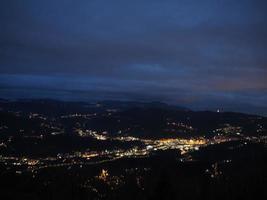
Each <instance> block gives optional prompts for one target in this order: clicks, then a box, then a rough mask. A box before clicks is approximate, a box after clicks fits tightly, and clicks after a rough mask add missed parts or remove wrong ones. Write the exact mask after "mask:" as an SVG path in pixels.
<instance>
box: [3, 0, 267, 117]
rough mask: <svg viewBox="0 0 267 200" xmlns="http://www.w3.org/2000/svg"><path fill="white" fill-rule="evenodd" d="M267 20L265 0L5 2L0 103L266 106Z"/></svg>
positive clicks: (68, 0) (50, 0)
mask: <svg viewBox="0 0 267 200" xmlns="http://www.w3.org/2000/svg"><path fill="white" fill-rule="evenodd" d="M266 10H267V3H266V1H264V0H205V1H197V0H180V1H177V0H176V1H174V0H173V1H172V0H169V1H159V0H158V1H157V0H156V1H155V0H154V1H152V0H148V1H141V0H140V1H139V0H137V1H103V0H91V1H85V0H80V1H74V0H73V1H71V0H66V1H55V0H54V1H52V0H47V1H36V0H25V1H19V0H17V1H16V0H13V1H7V0H6V1H1V3H0V24H1V31H0V73H1V75H0V76H1V79H2V80H1V81H0V84H1V85H0V87H1V88H2V89H1V90H2V92H1V93H2V95H1V96H5V95H8V91H9V89H10V90H11V88H12V91H13V92H12V95H15V96H21V93H19V92H18V91H17V90H18V89H19V88H20V89H21V90H22V89H23V90H24V91H25V90H28V91H30V89H31V92H30V93H34V92H33V91H32V90H33V89H34V90H35V94H36V95H37V96H38V95H41V94H40V92H38V93H36V90H37V89H38V88H40V89H42V90H43V91H45V90H46V91H48V90H49V91H54V92H52V93H53V95H52V93H51V96H56V95H55V91H69V92H79V94H80V95H78V94H77V98H79V96H83V97H84V96H86V95H84V92H85V93H86V91H87V92H94V94H95V96H96V97H97V96H101V95H100V94H99V93H105V94H108V95H107V98H108V97H109V98H111V97H112V98H123V97H125V98H126V97H127V98H129V99H131V98H133V99H136V98H138V99H142V98H143V99H150V98H151V99H152V98H155V99H156V100H164V101H168V102H174V103H176V102H177V103H182V104H187V105H190V106H195V107H197V106H198V105H200V106H202V107H205V106H207V107H209V105H211V104H212V102H216V103H215V104H216V105H220V104H221V106H223V104H224V103H225V105H226V104H228V103H227V102H232V103H233V102H235V103H236V104H239V103H244V104H246V105H247V104H250V105H253V106H262V102H263V101H265V100H267V97H266V95H265V94H266V90H267V79H266V78H265V77H267V65H266V64H267V55H266V54H267V38H266V35H267V23H266V21H267V14H266ZM12 74H13V75H12ZM3 90H4V92H3ZM15 90H16V92H14V91H15ZM1 93H0V94H1ZM44 93H45V94H46V95H48V94H49V92H44ZM81 93H83V95H81ZM16 94H17V95H16ZM68 94H69V93H68V92H67V93H66V94H65V95H64V98H66V97H67V96H68ZM101 97H103V98H104V97H105V95H104V96H103V95H102V96H101ZM203 102H206V103H203ZM254 104H257V105H254ZM196 105H197V106H196ZM210 107H211V106H210ZM244 111H246V110H245V106H244ZM257 112H258V111H257Z"/></svg>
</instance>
